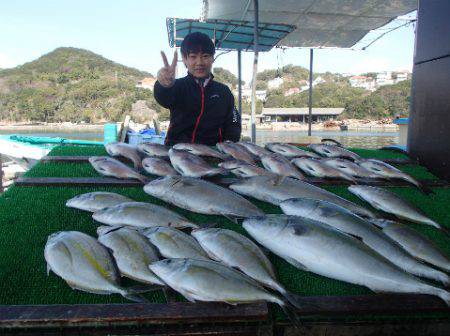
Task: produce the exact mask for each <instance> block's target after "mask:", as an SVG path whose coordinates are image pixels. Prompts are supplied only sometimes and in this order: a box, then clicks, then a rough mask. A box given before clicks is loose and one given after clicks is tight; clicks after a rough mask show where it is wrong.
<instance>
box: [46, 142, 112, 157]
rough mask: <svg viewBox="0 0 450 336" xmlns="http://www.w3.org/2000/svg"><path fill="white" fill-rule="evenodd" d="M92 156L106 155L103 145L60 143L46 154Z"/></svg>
mask: <svg viewBox="0 0 450 336" xmlns="http://www.w3.org/2000/svg"><path fill="white" fill-rule="evenodd" d="M85 155H89V156H94V155H98V156H101V155H108V153H107V152H106V150H105V147H104V146H98V145H86V146H80V145H62V146H56V147H54V148H53V149H52V150H51V151H50V153H48V156H85Z"/></svg>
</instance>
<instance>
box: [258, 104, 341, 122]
mask: <svg viewBox="0 0 450 336" xmlns="http://www.w3.org/2000/svg"><path fill="white" fill-rule="evenodd" d="M342 112H344V108H343V107H337V108H335V107H333V108H328V107H313V109H312V121H313V122H322V121H327V120H335V119H336V118H337V117H338V116H339V115H340V114H341V113H342ZM308 114H309V109H308V108H307V107H288V108H265V107H263V109H262V113H261V115H262V121H263V122H277V121H284V122H302V123H304V122H308Z"/></svg>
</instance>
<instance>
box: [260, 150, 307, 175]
mask: <svg viewBox="0 0 450 336" xmlns="http://www.w3.org/2000/svg"><path fill="white" fill-rule="evenodd" d="M261 163H262V164H263V166H264V168H266V169H267V170H268V171H270V172H272V173H274V174H278V175H281V176H290V177H294V178H296V179H299V180H303V179H304V178H305V176H304V175H303V174H302V173H300V172H299V171H298V169H297V168H295V166H294V165H293V164H292V163H291V162H290V161H289V160H288V159H286V158H285V157H284V156H282V155H279V154H271V155H263V156H261Z"/></svg>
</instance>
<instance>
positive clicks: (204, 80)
mask: <svg viewBox="0 0 450 336" xmlns="http://www.w3.org/2000/svg"><path fill="white" fill-rule="evenodd" d="M187 77H188V78H191V79H192V80H193V81H194V82H195V83H197V84H198V85H202V86H203V87H206V86H207V85H208V84H209V83H210V82H212V80H213V79H214V75H213V74H209V77H208V78H201V79H199V78H195V77H194V76H193V75H192V74H191V73H190V72H188V74H187Z"/></svg>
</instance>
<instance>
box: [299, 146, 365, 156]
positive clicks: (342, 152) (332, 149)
mask: <svg viewBox="0 0 450 336" xmlns="http://www.w3.org/2000/svg"><path fill="white" fill-rule="evenodd" d="M308 148H310V149H312V150H313V151H314V152H316V153H317V154H320V155H322V156H325V157H331V158H345V159H350V160H359V159H360V158H361V157H360V156H359V155H358V154H356V153H353V152H352V151H349V150H348V149H345V148H343V147H341V146H337V145H329V144H310V145H308Z"/></svg>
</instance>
